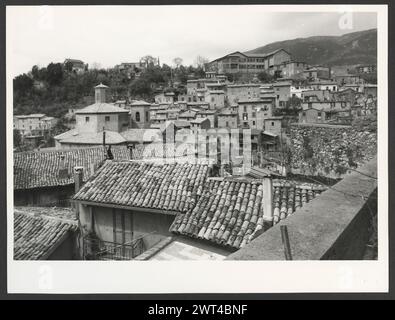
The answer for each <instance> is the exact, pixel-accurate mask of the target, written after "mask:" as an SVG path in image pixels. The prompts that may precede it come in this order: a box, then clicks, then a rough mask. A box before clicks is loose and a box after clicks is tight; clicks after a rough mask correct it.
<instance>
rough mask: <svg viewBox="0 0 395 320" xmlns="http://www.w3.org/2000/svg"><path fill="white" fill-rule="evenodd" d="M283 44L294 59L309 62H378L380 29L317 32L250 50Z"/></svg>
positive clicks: (256, 50)
mask: <svg viewBox="0 0 395 320" xmlns="http://www.w3.org/2000/svg"><path fill="white" fill-rule="evenodd" d="M280 48H284V49H285V50H287V51H288V52H289V53H291V54H292V56H293V57H294V60H297V61H304V62H306V63H308V64H326V65H352V64H360V63H372V64H376V60H377V29H370V30H364V31H359V32H353V33H347V34H344V35H342V36H314V37H309V38H297V39H293V40H286V41H278V42H274V43H270V44H267V45H265V46H263V47H259V48H256V49H253V50H250V51H247V53H269V52H271V51H274V50H277V49H280Z"/></svg>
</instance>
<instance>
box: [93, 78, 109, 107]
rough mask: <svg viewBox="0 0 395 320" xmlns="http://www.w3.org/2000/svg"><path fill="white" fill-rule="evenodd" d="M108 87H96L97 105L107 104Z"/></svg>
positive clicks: (101, 85) (102, 85)
mask: <svg viewBox="0 0 395 320" xmlns="http://www.w3.org/2000/svg"><path fill="white" fill-rule="evenodd" d="M107 88H108V87H107V86H106V85H104V84H102V83H100V84H99V85H97V86H96V87H95V103H106V89H107Z"/></svg>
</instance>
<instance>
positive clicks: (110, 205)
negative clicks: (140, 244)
mask: <svg viewBox="0 0 395 320" xmlns="http://www.w3.org/2000/svg"><path fill="white" fill-rule="evenodd" d="M70 201H71V202H73V203H76V204H82V205H85V206H95V207H105V208H116V209H125V210H132V211H140V212H149V213H160V214H166V215H171V216H176V215H178V214H180V213H182V212H181V211H171V210H160V209H155V208H143V207H135V206H127V205H119V204H115V203H102V202H94V201H81V200H75V199H71V200H70Z"/></svg>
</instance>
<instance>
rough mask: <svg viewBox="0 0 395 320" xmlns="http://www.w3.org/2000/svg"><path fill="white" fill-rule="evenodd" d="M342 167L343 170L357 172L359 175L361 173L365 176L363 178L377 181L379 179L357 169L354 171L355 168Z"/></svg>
mask: <svg viewBox="0 0 395 320" xmlns="http://www.w3.org/2000/svg"><path fill="white" fill-rule="evenodd" d="M341 167H342V168H345V169H347V170H351V171H355V172H357V173H359V174H361V175H363V176H365V177H368V178H371V179H376V180H377V177H373V176H370V175H368V174H366V173H363V172H361V171H358V170H355V169H353V168H349V167H344V166H341Z"/></svg>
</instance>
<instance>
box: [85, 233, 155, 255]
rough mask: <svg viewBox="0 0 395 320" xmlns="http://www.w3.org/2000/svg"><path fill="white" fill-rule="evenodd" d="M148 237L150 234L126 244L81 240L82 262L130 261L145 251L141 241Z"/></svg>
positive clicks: (87, 238)
mask: <svg viewBox="0 0 395 320" xmlns="http://www.w3.org/2000/svg"><path fill="white" fill-rule="evenodd" d="M148 235H150V234H146V235H143V236H141V237H139V238H136V239H133V240H132V241H130V242H127V243H115V242H110V241H103V240H100V239H97V238H92V237H89V236H88V237H85V238H84V240H83V250H84V260H132V259H133V258H135V257H137V256H138V255H140V254H142V253H143V252H144V251H145V250H146V248H145V245H144V240H143V239H144V237H146V236H148Z"/></svg>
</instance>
